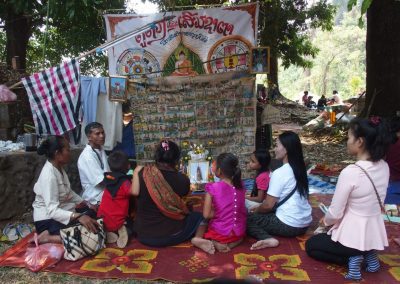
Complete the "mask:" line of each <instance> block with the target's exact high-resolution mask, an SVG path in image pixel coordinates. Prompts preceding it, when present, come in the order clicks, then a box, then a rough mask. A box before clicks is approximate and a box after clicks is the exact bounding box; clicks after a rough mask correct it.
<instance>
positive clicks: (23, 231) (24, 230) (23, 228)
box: [17, 223, 32, 238]
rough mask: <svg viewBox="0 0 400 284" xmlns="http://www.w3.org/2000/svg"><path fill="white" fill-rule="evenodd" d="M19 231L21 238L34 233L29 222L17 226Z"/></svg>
mask: <svg viewBox="0 0 400 284" xmlns="http://www.w3.org/2000/svg"><path fill="white" fill-rule="evenodd" d="M17 233H18V235H19V236H20V237H21V238H25V237H26V236H27V235H29V234H30V233H32V228H31V227H30V226H29V225H28V224H23V223H22V224H19V225H18V226H17Z"/></svg>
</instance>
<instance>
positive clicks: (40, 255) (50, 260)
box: [25, 233, 64, 272]
mask: <svg viewBox="0 0 400 284" xmlns="http://www.w3.org/2000/svg"><path fill="white" fill-rule="evenodd" d="M34 238H35V244H36V246H35V247H29V248H27V249H26V253H25V267H26V268H28V269H30V270H32V271H33V272H38V271H40V270H42V269H44V268H46V267H49V266H52V265H55V264H56V263H57V262H59V261H60V259H61V258H62V256H63V254H64V246H63V245H62V244H52V243H47V244H42V245H39V244H38V240H37V234H36V233H35V237H34Z"/></svg>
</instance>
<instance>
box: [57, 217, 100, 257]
mask: <svg viewBox="0 0 400 284" xmlns="http://www.w3.org/2000/svg"><path fill="white" fill-rule="evenodd" d="M97 223H98V224H99V226H98V231H97V233H92V232H90V231H88V230H87V229H86V228H85V227H84V226H83V225H82V224H79V223H78V224H75V225H71V226H69V227H67V228H64V229H61V230H60V236H61V239H62V242H63V244H64V249H65V251H64V258H65V259H67V260H71V261H76V260H78V259H81V258H83V257H85V256H90V255H96V254H97V253H98V252H99V251H100V250H101V249H102V248H105V232H104V225H103V219H98V220H97Z"/></svg>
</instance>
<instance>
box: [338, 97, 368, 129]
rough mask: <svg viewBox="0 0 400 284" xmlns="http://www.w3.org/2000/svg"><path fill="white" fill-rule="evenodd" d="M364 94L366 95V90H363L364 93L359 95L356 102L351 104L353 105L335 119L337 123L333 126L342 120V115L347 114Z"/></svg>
mask: <svg viewBox="0 0 400 284" xmlns="http://www.w3.org/2000/svg"><path fill="white" fill-rule="evenodd" d="M364 95H365V92H363V93H362V94H361V95H360V96H359V97H358V99H357V100H356V101H355V102H354V103H352V104H351V106H350V107H349V108H348V110H346V111H345V112H344V113H343V114H342V115H341V116H340V117H339V118H338V119H337V120H336V121H335V123H334V124H332V127H333V126H334V125H335V124H336V123H337V122H338V121H339V120H341V119H342V117H343V116H345V114H346V113H348V112H349V111H350V109H351V108H352V107H353V106H354V105H355V104H356V103H357V102H358V101H359V100H360V99H361V98H362V97H363V96H364Z"/></svg>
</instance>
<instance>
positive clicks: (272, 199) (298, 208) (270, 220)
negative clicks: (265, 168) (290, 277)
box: [247, 131, 312, 250]
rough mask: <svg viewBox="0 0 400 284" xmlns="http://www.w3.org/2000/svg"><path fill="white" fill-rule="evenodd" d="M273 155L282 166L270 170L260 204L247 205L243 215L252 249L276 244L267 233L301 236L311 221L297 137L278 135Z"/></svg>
mask: <svg viewBox="0 0 400 284" xmlns="http://www.w3.org/2000/svg"><path fill="white" fill-rule="evenodd" d="M275 157H276V158H277V159H279V160H282V162H283V166H282V167H280V168H278V169H276V170H275V171H274V172H273V173H272V175H271V180H270V184H269V189H268V192H267V197H266V198H265V200H264V201H263V203H261V205H260V206H257V207H254V208H251V210H250V212H252V214H250V215H249V216H248V218H247V234H248V235H250V236H252V237H254V238H256V239H257V240H258V241H257V242H256V243H254V244H253V245H252V246H251V249H252V250H256V249H262V248H266V247H276V246H278V245H279V241H278V240H277V239H275V238H273V237H272V236H271V235H276V236H283V237H295V236H299V235H303V234H304V233H305V232H306V231H307V228H308V226H309V225H310V223H311V221H312V217H311V206H310V204H309V203H308V179H307V171H306V166H305V163H304V158H303V150H302V147H301V143H300V139H299V136H298V135H297V134H296V133H294V132H292V131H286V132H284V133H282V134H281V135H279V137H278V139H277V140H276V147H275ZM277 206H278V207H277ZM275 209H276V211H275V212H273V211H274V210H275Z"/></svg>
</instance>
